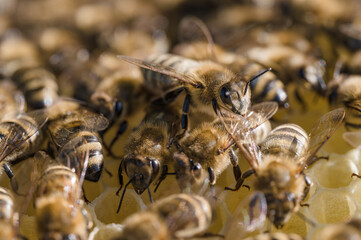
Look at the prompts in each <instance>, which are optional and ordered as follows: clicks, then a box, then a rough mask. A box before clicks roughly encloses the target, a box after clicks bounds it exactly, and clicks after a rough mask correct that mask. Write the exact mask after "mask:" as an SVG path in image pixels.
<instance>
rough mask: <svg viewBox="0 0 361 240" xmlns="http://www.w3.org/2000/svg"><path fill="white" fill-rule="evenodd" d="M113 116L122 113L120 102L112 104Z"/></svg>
mask: <svg viewBox="0 0 361 240" xmlns="http://www.w3.org/2000/svg"><path fill="white" fill-rule="evenodd" d="M114 112H115V115H117V116H119V115H120V114H122V112H123V103H122V102H121V101H116V102H115V104H114Z"/></svg>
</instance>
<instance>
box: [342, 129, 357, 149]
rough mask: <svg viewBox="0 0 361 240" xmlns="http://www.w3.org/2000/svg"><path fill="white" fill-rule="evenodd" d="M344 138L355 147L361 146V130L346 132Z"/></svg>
mask: <svg viewBox="0 0 361 240" xmlns="http://www.w3.org/2000/svg"><path fill="white" fill-rule="evenodd" d="M342 138H343V139H344V140H345V141H346V142H347V143H348V144H350V145H351V146H352V147H354V148H357V147H358V146H361V132H345V133H344V134H342Z"/></svg>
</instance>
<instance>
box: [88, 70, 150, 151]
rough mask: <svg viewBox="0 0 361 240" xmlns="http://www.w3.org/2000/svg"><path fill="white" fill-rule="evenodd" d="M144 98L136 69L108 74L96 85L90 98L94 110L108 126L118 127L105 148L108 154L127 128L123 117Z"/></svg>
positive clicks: (139, 75) (138, 72) (144, 93)
mask: <svg viewBox="0 0 361 240" xmlns="http://www.w3.org/2000/svg"><path fill="white" fill-rule="evenodd" d="M145 97H146V92H145V91H144V88H143V77H142V74H141V72H140V71H139V68H136V67H133V68H131V69H127V70H119V71H117V72H115V73H113V74H110V75H109V76H107V77H105V78H104V79H103V80H102V81H101V82H100V83H99V84H98V86H97V88H96V90H95V92H94V93H93V94H92V96H91V102H92V103H93V105H94V108H95V109H97V112H99V113H101V114H103V115H104V116H105V117H106V118H107V119H108V120H109V124H110V125H119V128H118V130H117V133H116V135H115V137H114V138H113V139H112V141H111V142H110V144H109V145H108V146H107V148H108V150H109V152H110V153H111V152H112V151H111V149H112V146H113V144H114V143H115V142H116V141H117V139H118V137H119V136H120V135H121V134H122V133H123V132H124V131H125V129H126V127H127V121H126V120H125V117H127V116H129V115H130V114H132V113H133V112H134V109H136V108H137V107H139V106H140V104H142V103H144V102H145V99H144V98H145ZM113 155H114V154H113Z"/></svg>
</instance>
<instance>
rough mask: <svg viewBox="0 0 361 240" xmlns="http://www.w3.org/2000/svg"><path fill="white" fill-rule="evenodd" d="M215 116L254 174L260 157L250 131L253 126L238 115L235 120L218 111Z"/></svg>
mask: <svg viewBox="0 0 361 240" xmlns="http://www.w3.org/2000/svg"><path fill="white" fill-rule="evenodd" d="M217 115H218V116H219V118H220V120H221V122H222V124H223V126H224V128H225V129H226V131H227V133H228V134H229V136H230V137H231V140H233V142H234V143H235V144H236V145H237V147H238V148H239V149H240V151H241V152H242V154H243V156H244V157H245V158H246V160H247V162H248V163H249V165H250V166H251V168H252V169H253V170H254V171H255V172H256V170H257V168H258V165H259V163H260V161H261V155H260V150H259V147H258V145H257V144H256V141H255V139H254V135H253V134H252V131H251V130H250V126H254V124H253V123H250V122H249V121H248V120H247V118H245V117H242V116H240V115H238V116H237V117H236V118H235V117H234V115H233V114H232V116H233V117H231V118H230V117H229V116H228V117H227V116H224V115H223V114H222V113H221V112H220V110H219V109H218V110H217Z"/></svg>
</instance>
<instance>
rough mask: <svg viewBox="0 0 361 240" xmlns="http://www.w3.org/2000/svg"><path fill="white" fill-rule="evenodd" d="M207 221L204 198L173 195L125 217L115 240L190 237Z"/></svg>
mask: <svg viewBox="0 0 361 240" xmlns="http://www.w3.org/2000/svg"><path fill="white" fill-rule="evenodd" d="M211 220H212V210H211V206H210V205H209V203H208V201H207V200H206V199H205V198H203V197H201V196H197V195H188V194H174V195H171V196H169V197H166V198H163V199H161V200H159V201H157V202H155V203H154V204H152V205H150V206H149V207H148V209H147V210H146V211H144V212H141V213H136V214H134V215H131V216H130V217H128V218H127V219H126V220H125V221H124V226H125V227H124V230H123V232H122V234H121V236H119V237H117V238H116V239H122V240H125V239H127V240H130V239H132V240H138V239H139V240H140V239H145V240H150V239H154V240H155V239H164V240H166V239H174V238H177V239H178V238H190V237H193V236H195V235H199V234H201V233H204V231H206V230H207V228H208V227H209V225H210V223H211Z"/></svg>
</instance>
